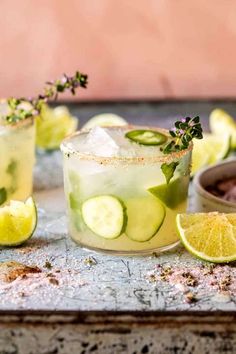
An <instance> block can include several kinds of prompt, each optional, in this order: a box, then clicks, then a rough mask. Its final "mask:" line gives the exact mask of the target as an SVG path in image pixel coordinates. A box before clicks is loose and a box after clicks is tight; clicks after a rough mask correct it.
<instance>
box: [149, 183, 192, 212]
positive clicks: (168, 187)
mask: <svg viewBox="0 0 236 354" xmlns="http://www.w3.org/2000/svg"><path fill="white" fill-rule="evenodd" d="M148 191H149V192H150V193H152V194H153V195H154V196H155V197H156V198H158V199H159V200H161V201H162V202H163V203H164V204H165V205H166V206H167V207H168V208H170V209H174V208H176V207H177V206H178V205H179V204H180V203H182V202H183V201H184V200H185V199H186V198H187V195H188V178H186V177H182V178H176V179H174V180H171V182H170V183H169V184H166V183H164V184H160V185H159V186H155V187H151V188H149V189H148Z"/></svg>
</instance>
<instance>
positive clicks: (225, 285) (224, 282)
mask: <svg viewBox="0 0 236 354" xmlns="http://www.w3.org/2000/svg"><path fill="white" fill-rule="evenodd" d="M231 281H232V279H231V276H230V274H229V275H226V276H225V277H224V278H223V279H221V280H220V282H219V284H218V285H219V290H221V291H227V290H228V289H229V286H230V285H231Z"/></svg>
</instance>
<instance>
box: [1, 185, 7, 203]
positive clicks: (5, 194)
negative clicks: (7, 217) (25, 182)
mask: <svg viewBox="0 0 236 354" xmlns="http://www.w3.org/2000/svg"><path fill="white" fill-rule="evenodd" d="M6 200H7V190H6V188H0V205H2V204H3V203H5V201H6Z"/></svg>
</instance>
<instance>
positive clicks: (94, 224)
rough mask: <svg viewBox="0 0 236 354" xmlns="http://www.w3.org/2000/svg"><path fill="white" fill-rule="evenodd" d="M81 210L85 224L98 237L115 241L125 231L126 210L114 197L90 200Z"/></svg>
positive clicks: (100, 197) (99, 197)
mask: <svg viewBox="0 0 236 354" xmlns="http://www.w3.org/2000/svg"><path fill="white" fill-rule="evenodd" d="M81 210H82V217H83V220H84V222H85V224H86V225H87V226H88V228H90V230H92V231H93V232H94V233H95V234H96V235H98V236H101V237H103V238H106V239H113V238H117V237H118V236H120V235H121V234H122V232H123V231H124V228H125V225H126V220H127V217H126V210H125V207H124V205H123V203H122V202H121V201H120V200H119V199H118V198H116V197H114V196H112V195H100V196H98V197H93V198H89V199H87V200H86V201H85V202H84V203H83V205H82V208H81Z"/></svg>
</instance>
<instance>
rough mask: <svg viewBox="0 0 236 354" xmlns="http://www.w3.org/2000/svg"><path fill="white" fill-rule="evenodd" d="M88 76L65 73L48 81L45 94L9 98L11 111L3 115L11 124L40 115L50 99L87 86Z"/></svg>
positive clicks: (78, 73) (77, 72)
mask: <svg viewBox="0 0 236 354" xmlns="http://www.w3.org/2000/svg"><path fill="white" fill-rule="evenodd" d="M87 83H88V76H87V75H85V74H82V73H80V72H79V71H76V73H75V75H74V76H68V75H66V74H64V75H63V77H62V78H61V79H57V80H55V81H49V82H46V87H45V88H44V92H43V94H39V95H38V96H37V97H36V98H30V99H27V98H24V97H22V98H14V97H11V98H9V99H8V100H7V103H8V106H9V108H10V110H9V113H8V114H7V115H6V116H5V117H2V118H3V119H5V120H6V122H7V123H9V124H14V123H17V122H18V121H21V120H24V119H27V118H30V117H34V116H38V115H40V112H41V110H42V107H43V105H44V104H45V103H46V102H48V101H49V100H56V99H57V97H58V94H60V93H63V92H65V91H70V92H71V93H72V95H74V94H75V92H76V89H77V88H78V87H82V88H86V87H87Z"/></svg>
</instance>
